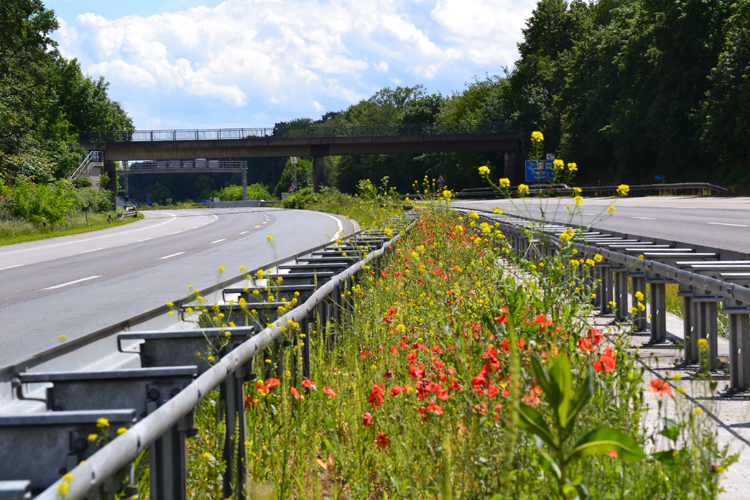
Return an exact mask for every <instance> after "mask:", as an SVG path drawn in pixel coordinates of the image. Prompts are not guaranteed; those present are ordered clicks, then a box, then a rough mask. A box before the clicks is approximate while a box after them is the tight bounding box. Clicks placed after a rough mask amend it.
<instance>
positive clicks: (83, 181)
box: [73, 177, 92, 189]
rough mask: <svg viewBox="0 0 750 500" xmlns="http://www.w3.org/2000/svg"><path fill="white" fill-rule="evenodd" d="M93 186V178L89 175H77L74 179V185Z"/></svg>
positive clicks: (77, 186) (80, 186) (79, 186)
mask: <svg viewBox="0 0 750 500" xmlns="http://www.w3.org/2000/svg"><path fill="white" fill-rule="evenodd" d="M91 186H92V182H91V179H90V178H88V177H77V178H75V179H73V187H76V188H79V189H80V188H87V187H91Z"/></svg>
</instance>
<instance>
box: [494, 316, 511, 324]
mask: <svg viewBox="0 0 750 500" xmlns="http://www.w3.org/2000/svg"><path fill="white" fill-rule="evenodd" d="M495 321H497V324H498V325H502V324H503V323H507V322H508V317H507V316H498V317H496V318H495Z"/></svg>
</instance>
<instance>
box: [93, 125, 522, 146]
mask: <svg viewBox="0 0 750 500" xmlns="http://www.w3.org/2000/svg"><path fill="white" fill-rule="evenodd" d="M508 132H511V129H510V127H509V125H508V123H434V124H424V125H372V126H340V127H325V126H313V127H306V128H228V129H205V130H200V129H190V130H134V131H131V132H78V140H79V141H81V142H142V141H147V142H158V141H223V140H238V139H258V138H264V139H287V138H312V137H369V136H398V135H445V134H502V133H508Z"/></svg>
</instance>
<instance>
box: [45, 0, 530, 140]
mask: <svg viewBox="0 0 750 500" xmlns="http://www.w3.org/2000/svg"><path fill="white" fill-rule="evenodd" d="M535 3H536V2H535V0H412V1H399V0H225V1H219V0H150V1H149V0H129V1H122V0H116V1H115V0H46V6H47V8H50V9H53V10H54V11H55V13H56V15H57V17H58V21H59V23H60V29H59V30H58V31H57V32H56V33H55V34H54V38H55V40H56V41H57V42H58V43H59V49H60V51H61V53H62V54H63V55H64V56H65V57H68V58H74V57H75V58H77V59H78V60H79V62H80V63H81V67H82V69H83V71H84V72H85V73H87V74H88V75H90V76H92V77H95V78H98V77H99V76H100V75H101V76H104V78H105V79H106V80H107V81H108V82H110V87H109V95H110V97H111V98H112V99H114V100H116V101H119V102H120V103H121V104H122V105H123V107H124V108H125V110H126V111H127V112H128V114H129V115H130V117H131V118H132V119H133V121H134V123H135V125H136V127H137V128H139V129H175V128H177V129H190V128H235V127H244V128H253V127H272V126H273V124H274V123H276V122H278V121H282V120H290V119H293V118H300V117H309V118H313V119H317V118H319V117H320V116H321V115H323V114H324V113H326V112H328V111H339V110H342V109H346V108H347V107H348V106H349V105H351V104H354V103H356V102H358V101H360V100H362V99H366V98H368V97H370V96H371V95H372V94H373V93H375V92H376V91H377V90H379V89H381V88H383V87H396V86H399V85H400V86H413V85H416V84H422V85H424V86H425V87H426V89H427V91H428V92H440V93H442V94H443V95H450V94H451V93H453V92H454V91H461V89H463V88H464V86H465V84H466V83H467V82H470V81H471V80H472V79H473V78H474V77H479V78H483V77H484V76H485V75H486V74H490V75H494V74H501V73H502V71H503V67H506V66H507V67H512V66H513V63H514V61H515V60H516V59H517V57H518V51H517V46H516V44H517V43H518V42H519V41H521V39H522V34H521V29H522V28H523V26H524V23H525V20H526V19H527V18H528V17H529V16H530V15H531V11H532V9H533V8H534V5H535Z"/></svg>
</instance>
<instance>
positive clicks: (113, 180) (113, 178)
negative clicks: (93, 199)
mask: <svg viewBox="0 0 750 500" xmlns="http://www.w3.org/2000/svg"><path fill="white" fill-rule="evenodd" d="M104 173H105V174H107V176H108V177H109V183H108V184H107V185H106V186H100V187H101V188H104V189H109V191H110V193H112V206H113V207H114V210H117V166H116V165H115V162H113V161H107V160H106V159H105V161H104Z"/></svg>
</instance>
